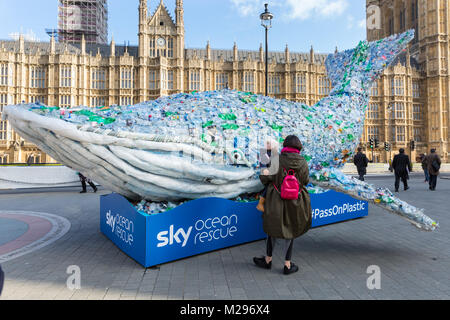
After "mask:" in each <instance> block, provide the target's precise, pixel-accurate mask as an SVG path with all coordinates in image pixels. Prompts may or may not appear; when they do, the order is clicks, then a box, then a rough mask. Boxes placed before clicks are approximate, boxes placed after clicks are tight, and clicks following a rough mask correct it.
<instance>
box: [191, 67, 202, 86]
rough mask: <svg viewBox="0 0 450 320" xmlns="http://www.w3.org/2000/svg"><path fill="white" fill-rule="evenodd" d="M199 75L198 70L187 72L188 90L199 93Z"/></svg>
mask: <svg viewBox="0 0 450 320" xmlns="http://www.w3.org/2000/svg"><path fill="white" fill-rule="evenodd" d="M200 84H201V75H200V71H199V70H192V71H190V72H189V90H191V91H199V90H200V88H201V86H200Z"/></svg>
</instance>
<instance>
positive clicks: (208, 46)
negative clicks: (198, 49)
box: [206, 40, 211, 60]
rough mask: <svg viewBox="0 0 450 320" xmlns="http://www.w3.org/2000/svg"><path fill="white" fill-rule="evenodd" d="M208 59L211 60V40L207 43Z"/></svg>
mask: <svg viewBox="0 0 450 320" xmlns="http://www.w3.org/2000/svg"><path fill="white" fill-rule="evenodd" d="M206 59H207V60H211V46H210V45H209V40H208V42H207V43H206Z"/></svg>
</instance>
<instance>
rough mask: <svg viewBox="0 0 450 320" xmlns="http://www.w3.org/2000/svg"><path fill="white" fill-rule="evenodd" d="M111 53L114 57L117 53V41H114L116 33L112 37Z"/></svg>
mask: <svg viewBox="0 0 450 320" xmlns="http://www.w3.org/2000/svg"><path fill="white" fill-rule="evenodd" d="M110 50H111V51H110V55H111V56H112V57H114V56H115V55H116V42H115V41H114V34H113V35H112V37H111V46H110Z"/></svg>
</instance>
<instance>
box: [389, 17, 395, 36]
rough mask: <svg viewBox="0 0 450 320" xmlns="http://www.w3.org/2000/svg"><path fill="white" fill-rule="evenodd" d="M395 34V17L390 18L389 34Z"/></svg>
mask: <svg viewBox="0 0 450 320" xmlns="http://www.w3.org/2000/svg"><path fill="white" fill-rule="evenodd" d="M391 34H394V19H393V18H389V35H391Z"/></svg>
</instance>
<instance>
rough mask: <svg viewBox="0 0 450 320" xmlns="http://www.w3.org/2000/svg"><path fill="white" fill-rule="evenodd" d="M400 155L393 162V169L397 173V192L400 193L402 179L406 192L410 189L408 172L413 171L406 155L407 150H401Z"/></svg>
mask: <svg viewBox="0 0 450 320" xmlns="http://www.w3.org/2000/svg"><path fill="white" fill-rule="evenodd" d="M399 152H400V153H399V154H397V155H395V157H394V160H393V161H392V168H393V169H394V173H395V192H398V188H399V186H400V179H401V180H402V182H403V186H404V188H405V191H406V190H408V189H409V187H408V179H409V175H408V172H411V171H412V167H411V162H410V161H409V157H408V155H406V154H405V149H403V148H402V149H400V150H399Z"/></svg>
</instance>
